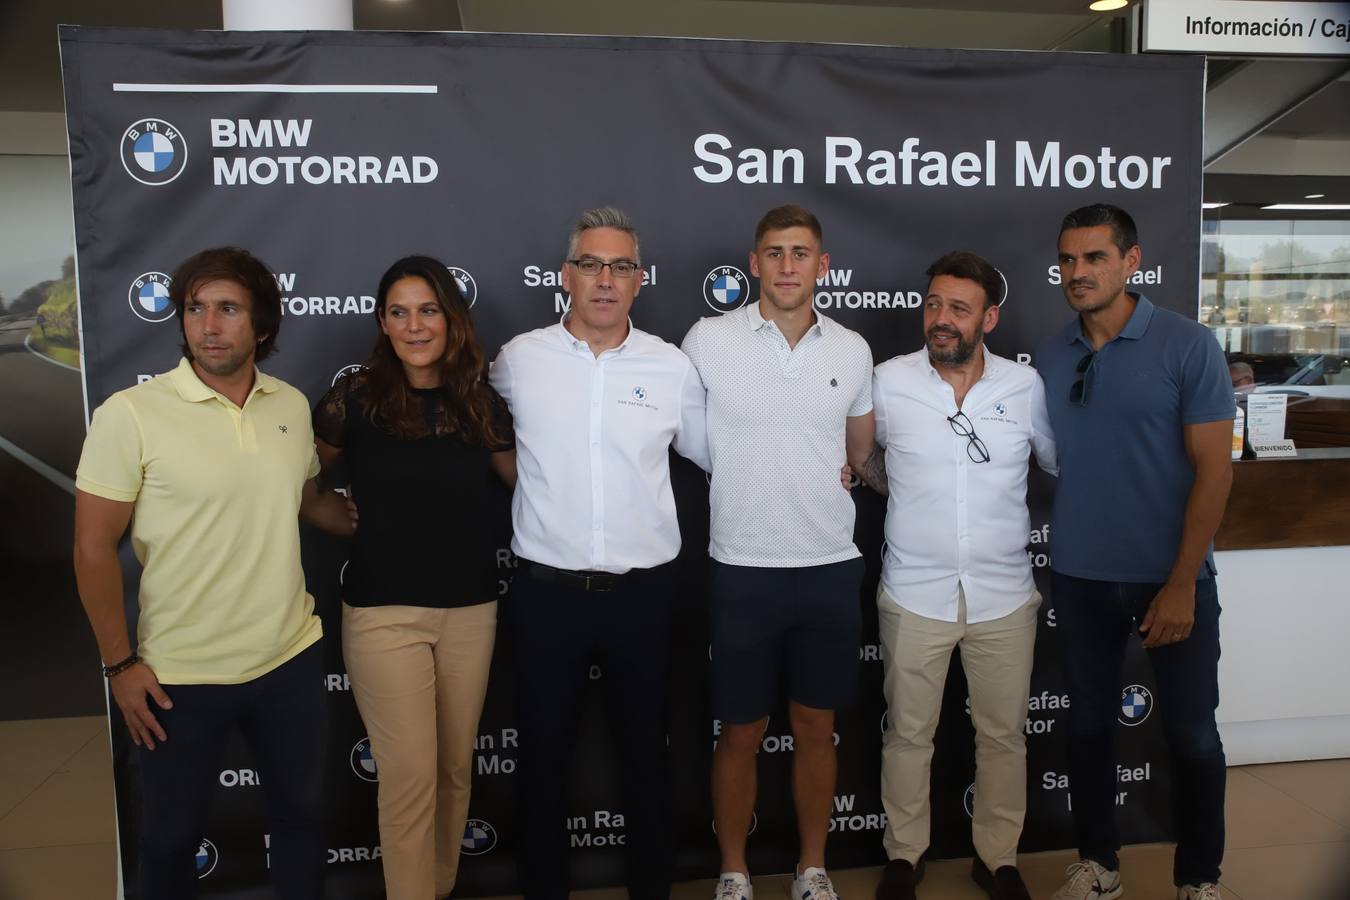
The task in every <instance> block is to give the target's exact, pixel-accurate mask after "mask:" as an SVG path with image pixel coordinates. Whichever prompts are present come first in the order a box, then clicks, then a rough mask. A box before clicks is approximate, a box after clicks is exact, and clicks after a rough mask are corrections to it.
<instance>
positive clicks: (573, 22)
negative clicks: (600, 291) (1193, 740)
mask: <svg viewBox="0 0 1350 900" xmlns="http://www.w3.org/2000/svg"><path fill="white" fill-rule="evenodd" d="M221 3H222V0H116V2H109V0H0V114H2V113H4V112H17V113H59V112H61V111H62V108H63V102H62V94H61V73H60V60H59V54H58V50H57V41H56V28H57V25H58V24H79V25H120V26H130V27H155V28H176V29H177V28H210V29H216V28H220V27H221ZM352 12H353V19H354V23H355V27H356V28H357V29H360V30H408V31H457V30H466V31H504V32H535V33H560V34H618V35H660V36H670V37H709V38H736V39H751V40H784V41H822V42H837V43H864V44H881V45H894V46H908V47H966V48H983V49H1013V50H1078V51H1095V52H1122V51H1123V50H1124V49H1125V47H1126V42H1127V40H1128V35H1129V27H1128V23H1129V19H1130V16H1131V10H1129V9H1126V10H1122V11H1120V12H1117V13H1109V14H1101V13H1093V12H1090V11H1089V10H1088V9H1087V0H851V2H839V0H458V2H452V0H352ZM1298 64H1299V63H1298V62H1297V61H1290V62H1287V63H1286V62H1284V61H1274V62H1273V63H1272V62H1271V61H1265V62H1262V63H1260V65H1263V66H1267V67H1270V66H1274V68H1275V69H1276V70H1278V69H1279V67H1280V66H1282V65H1288V66H1297V65H1298ZM1242 65H1243V63H1241V62H1239V61H1232V60H1217V59H1216V60H1212V61H1211V76H1212V77H1211V84H1213V83H1215V82H1216V81H1218V80H1220V79H1222V78H1225V77H1228V76H1229V75H1231V74H1232V73H1233V72H1234V71H1236V70H1239V69H1241V67H1242ZM1258 145H1259V146H1258ZM1342 147H1345V148H1350V80H1346V79H1342V80H1341V81H1338V82H1336V83H1334V84H1331V85H1330V86H1328V87H1326V88H1325V89H1323V90H1321V91H1320V92H1319V93H1317V94H1315V95H1314V96H1312V97H1311V99H1308V100H1307V101H1306V102H1303V103H1302V104H1300V105H1297V106H1296V107H1294V108H1293V109H1292V110H1291V111H1290V112H1288V113H1286V114H1284V115H1282V116H1280V117H1278V118H1276V119H1275V120H1274V121H1273V122H1271V123H1270V124H1269V125H1267V126H1266V127H1265V129H1264V130H1263V131H1261V132H1260V134H1259V135H1258V138H1257V140H1253V141H1249V142H1248V145H1247V149H1248V150H1249V151H1250V152H1248V153H1247V154H1246V156H1245V157H1244V156H1242V155H1241V154H1234V155H1233V156H1232V157H1230V158H1228V159H1227V160H1226V161H1225V160H1224V159H1221V160H1219V163H1220V164H1219V165H1216V166H1215V167H1214V172H1223V173H1224V174H1223V175H1221V176H1220V175H1217V174H1211V175H1210V176H1209V178H1208V179H1207V190H1206V194H1207V198H1206V199H1224V200H1230V201H1232V202H1245V203H1252V204H1257V203H1260V202H1269V201H1268V198H1277V199H1289V197H1290V196H1291V195H1292V193H1293V192H1294V191H1296V190H1302V187H1303V185H1304V182H1302V181H1300V182H1299V183H1298V184H1295V183H1294V182H1293V181H1289V180H1287V179H1288V178H1295V179H1297V178H1300V177H1304V176H1302V175H1296V174H1292V173H1303V172H1308V171H1313V170H1312V169H1308V168H1297V167H1294V166H1292V165H1290V164H1286V165H1284V166H1283V167H1282V166H1281V165H1280V162H1279V161H1280V160H1281V159H1285V160H1289V159H1292V158H1293V154H1292V153H1291V152H1289V149H1288V148H1301V151H1303V156H1301V157H1300V162H1301V161H1302V159H1304V158H1311V157H1312V156H1315V155H1316V153H1315V152H1314V153H1312V154H1309V153H1307V152H1306V151H1308V149H1309V148H1312V149H1313V151H1319V150H1320V155H1321V158H1322V159H1323V160H1325V159H1327V158H1330V160H1331V162H1330V164H1327V163H1325V162H1324V163H1322V165H1321V168H1319V169H1318V170H1317V171H1322V172H1323V174H1322V175H1321V176H1319V177H1318V178H1317V179H1316V182H1317V185H1319V186H1318V187H1314V188H1309V189H1307V190H1302V193H1314V192H1321V193H1327V194H1328V196H1329V197H1330V196H1331V195H1333V194H1334V195H1336V196H1338V197H1340V196H1342V195H1345V194H1346V193H1347V188H1346V187H1341V186H1339V185H1340V184H1346V185H1350V177H1344V176H1343V177H1340V178H1337V177H1336V176H1335V175H1334V174H1332V173H1340V172H1343V173H1344V175H1345V176H1350V162H1346V163H1345V164H1342V163H1341V159H1342V158H1343V157H1347V158H1350V153H1347V152H1343V151H1342ZM1239 149H1240V150H1241V149H1243V148H1239ZM1258 151H1259V152H1258ZM1248 159H1250V160H1251V162H1248V161H1247V160H1248ZM1275 171H1281V172H1285V175H1286V180H1284V181H1281V180H1280V179H1278V178H1276V179H1273V180H1272V179H1269V178H1268V177H1267V176H1263V175H1251V174H1245V173H1250V172H1275ZM1309 183H1311V182H1309ZM1211 185H1212V186H1213V187H1214V192H1215V193H1216V196H1215V197H1213V198H1210V197H1208V194H1209V193H1211V191H1210V190H1209V187H1210V186H1211ZM1220 187H1222V191H1219V188H1220ZM1218 193H1223V194H1224V195H1225V196H1223V197H1218V196H1217V194H1218ZM1298 196H1302V194H1299V195H1298ZM1341 202H1345V201H1341Z"/></svg>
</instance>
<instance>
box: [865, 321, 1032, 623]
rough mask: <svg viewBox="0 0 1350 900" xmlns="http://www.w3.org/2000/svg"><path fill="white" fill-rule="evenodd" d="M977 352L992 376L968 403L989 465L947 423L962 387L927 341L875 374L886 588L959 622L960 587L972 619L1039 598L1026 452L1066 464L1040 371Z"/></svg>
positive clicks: (930, 613) (913, 608) (929, 613)
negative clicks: (945, 374)
mask: <svg viewBox="0 0 1350 900" xmlns="http://www.w3.org/2000/svg"><path fill="white" fill-rule="evenodd" d="M980 349H981V352H982V353H983V354H984V375H983V376H981V378H980V380H979V381H977V382H976V383H975V384H974V385H973V386H972V387H971V388H970V391H969V392H968V393H967V394H966V397H965V400H964V401H963V402H962V404H961V411H963V412H964V413H965V416H966V419H968V420H969V423H970V425H971V426H973V427H974V430H975V433H976V435H977V436H978V437H979V438H980V440H981V441H982V442H983V443H984V445H985V447H986V448H987V449H988V451H989V462H985V463H977V462H975V461H974V459H972V457H971V455H970V453H969V452H968V450H967V447H968V445H969V443H970V441H969V439H968V438H966V437H962V436H961V435H959V434H957V433H956V432H955V431H954V430H953V428H952V426H951V425H950V423H949V422H948V418H949V417H952V416H955V415H956V414H957V412H958V410H957V406H956V394H955V392H954V391H953V390H952V386H951V385H950V384H948V383H947V382H946V381H943V380H942V376H941V375H939V374H938V373H937V371H936V370H935V369H934V368H933V365H932V363H931V362H930V361H929V359H928V350H927V349H926V348H925V349H923V350H920V351H918V352H916V353H910V354H908V355H906V356H897V357H895V358H893V359H889V360H887V361H886V362H884V363H882V364H881V365H879V366H877V368H876V373H875V375H874V377H873V381H872V398H873V404H874V409H875V414H876V423H877V443H878V444H880V445H881V446H883V447H885V448H886V475H887V481H888V483H889V487H890V499H889V501H888V503H887V505H886V549H885V555H884V558H883V562H882V570H881V584H882V587H884V588H885V589H886V593H887V594H889V595H890V596H891V598H892V599H893V600H894V601H895V602H897V603H898V604H900V605H901V606H903V607H904V608H905V609H907V610H909V611H910V612H913V613H915V614H917V615H920V616H923V617H925V618H929V619H940V620H942V621H944V622H955V621H956V620H957V604H958V595H957V587H958V585H959V586H960V587H962V588H964V589H965V594H966V621H967V622H971V623H973V622H985V621H989V620H991V619H998V618H1002V617H1003V616H1006V615H1009V614H1011V613H1012V612H1014V611H1016V610H1017V609H1018V608H1019V607H1021V606H1022V605H1023V604H1025V603H1026V602H1027V600H1028V599H1029V598H1030V597H1031V594H1032V591H1033V590H1034V589H1035V584H1034V582H1033V581H1032V577H1031V562H1030V560H1029V559H1028V557H1027V552H1026V547H1027V543H1028V541H1029V539H1030V530H1031V520H1030V516H1029V515H1028V513H1027V502H1026V497H1027V471H1028V460H1029V459H1030V456H1031V455H1032V454H1035V457H1036V462H1037V464H1038V465H1040V467H1041V468H1042V469H1044V470H1046V471H1047V472H1050V473H1051V474H1054V473H1055V472H1056V471H1057V470H1056V464H1055V440H1054V436H1053V434H1052V433H1051V430H1050V419H1049V416H1048V415H1047V413H1046V407H1045V385H1044V384H1042V382H1041V376H1040V375H1038V374H1036V370H1035V369H1032V368H1031V367H1029V366H1024V365H1019V364H1018V363H1014V362H1012V361H1010V360H1007V359H1004V358H1002V357H1000V356H995V355H994V354H992V353H990V352H989V350H988V349H987V348H985V347H984V346H983V345H981V348H980Z"/></svg>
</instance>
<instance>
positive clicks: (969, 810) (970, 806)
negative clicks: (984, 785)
mask: <svg viewBox="0 0 1350 900" xmlns="http://www.w3.org/2000/svg"><path fill="white" fill-rule="evenodd" d="M965 805H966V815H968V816H970V817H971V818H972V819H973V818H975V784H974V783H973V782H972V783H971V785H970V787H968V788H966V796H965Z"/></svg>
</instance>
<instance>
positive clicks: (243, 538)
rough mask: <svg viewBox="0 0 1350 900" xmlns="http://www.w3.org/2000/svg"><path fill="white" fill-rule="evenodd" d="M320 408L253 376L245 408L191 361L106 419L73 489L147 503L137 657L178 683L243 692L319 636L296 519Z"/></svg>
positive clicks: (314, 465)
mask: <svg viewBox="0 0 1350 900" xmlns="http://www.w3.org/2000/svg"><path fill="white" fill-rule="evenodd" d="M318 472H319V460H318V457H317V456H316V455H315V453H314V434H313V431H312V429H311V426H310V414H309V403H308V402H307V401H306V400H305V397H304V395H303V394H301V393H300V392H299V391H297V390H296V389H295V388H293V387H291V386H290V385H288V384H286V383H284V382H282V381H278V380H277V379H275V378H272V377H271V376H269V375H264V374H263V373H262V372H258V371H257V370H255V381H254V386H253V391H252V392H251V393H250V394H249V396H248V399H246V400H245V401H244V406H243V408H242V409H240V408H239V407H237V406H235V405H234V404H233V403H231V402H230V401H229V400H227V399H225V397H223V396H222V395H220V394H218V393H216V392H215V391H214V390H212V389H211V388H209V387H207V386H206V385H205V384H203V383H202V381H201V379H200V378H198V377H197V373H196V372H194V371H193V369H192V365H191V364H190V363H189V362H188V361H187V360H186V359H184V360H182V361H180V362H179V364H178V368H176V369H174V370H173V371H172V372H166V373H165V374H163V375H159V376H158V377H156V378H153V379H151V380H150V381H147V382H145V383H144V384H138V385H136V386H135V387H133V388H127V389H126V390H124V391H119V392H118V393H116V394H113V395H112V396H111V397H109V398H108V401H107V402H106V403H104V404H103V405H102V406H100V407H99V408H98V409H97V410H95V412H94V417H93V421H92V422H90V424H89V434H88V435H87V436H86V437H85V441H84V451H83V452H82V453H81V455H80V467H79V469H78V470H77V472H76V477H75V486H76V487H78V488H79V489H80V490H82V491H86V492H87V493H90V494H95V495H97V496H99V497H106V498H107V499H109V500H119V501H123V502H128V503H135V504H136V510H135V513H134V515H133V517H132V521H131V545H132V548H133V549H134V550H135V553H136V558H137V559H138V560H140V562H141V565H142V566H143V567H144V569H145V571H144V573H143V574H142V576H141V592H140V609H141V614H140V625H139V627H138V629H137V651H136V652H137V653H139V654H140V655H141V656H142V657H143V658H144V659H145V661H146V663H147V664H148V665H149V666H150V668H152V669H154V671H155V674H156V676H158V678H159V680H160V681H162V682H164V683H167V684H238V683H240V682H244V681H249V680H251V679H254V678H257V677H258V676H260V675H263V674H266V673H267V672H269V671H270V670H272V669H274V668H276V667H277V666H279V665H281V664H282V663H284V662H286V661H287V660H288V659H290V658H292V657H293V656H295V655H296V654H298V653H299V652H300V651H302V650H304V649H305V648H306V647H308V646H310V645H311V644H313V643H314V642H315V641H317V640H318V639H319V638H320V636H321V635H322V633H323V632H322V626H321V625H320V623H319V619H318V617H317V616H316V615H314V598H313V597H311V596H310V595H309V594H307V593H306V592H305V578H304V573H303V572H302V571H301V569H300V532H299V525H298V522H297V519H296V517H297V515H298V514H299V510H300V493H301V489H302V488H303V486H304V483H305V481H306V480H307V479H309V478H312V477H314V476H315V475H317V474H318Z"/></svg>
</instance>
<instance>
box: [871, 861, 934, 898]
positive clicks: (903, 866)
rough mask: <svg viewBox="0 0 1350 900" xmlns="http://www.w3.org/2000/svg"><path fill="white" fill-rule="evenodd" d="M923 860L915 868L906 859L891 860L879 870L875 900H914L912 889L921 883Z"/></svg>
mask: <svg viewBox="0 0 1350 900" xmlns="http://www.w3.org/2000/svg"><path fill="white" fill-rule="evenodd" d="M923 867H924V865H923V860H922V859H920V860H919V865H918V867H917V868H916V867H915V866H914V864H913V863H911V862H910V861H909V860H907V859H893V860H891V861H890V862H888V863H886V868H884V869H882V870H881V881H880V882H879V883H878V884H877V898H876V900H914V888H915V887H917V886H918V884H919V882H920V881H923Z"/></svg>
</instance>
